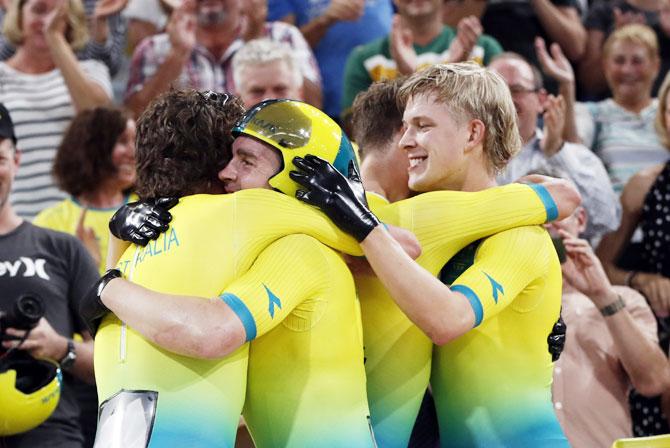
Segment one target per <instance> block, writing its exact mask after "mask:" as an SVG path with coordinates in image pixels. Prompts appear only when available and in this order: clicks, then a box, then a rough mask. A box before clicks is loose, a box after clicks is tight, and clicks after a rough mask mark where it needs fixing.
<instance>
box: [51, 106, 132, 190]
mask: <svg viewBox="0 0 670 448" xmlns="http://www.w3.org/2000/svg"><path fill="white" fill-rule="evenodd" d="M129 119H130V116H129V115H128V114H127V113H125V112H124V111H122V110H120V109H116V108H112V107H96V108H94V109H87V110H84V111H81V112H79V113H78V114H77V115H76V116H75V117H74V118H73V119H72V122H71V123H70V125H69V126H68V128H67V130H66V131H65V134H64V135H63V139H62V140H61V143H60V145H59V146H58V150H57V151H56V158H55V159H54V164H53V168H52V170H51V172H52V174H53V176H54V179H55V180H56V184H57V185H58V187H59V188H60V189H61V190H63V191H66V192H68V193H70V194H71V195H72V196H79V195H80V194H82V193H85V192H93V191H95V190H96V189H98V188H99V187H100V186H101V185H102V183H103V182H104V181H105V180H107V179H109V178H110V177H112V176H114V175H116V167H115V166H114V163H113V162H112V151H113V150H114V146H115V145H116V142H117V140H118V139H119V137H121V135H122V134H123V133H124V132H125V130H126V126H127V124H128V120H129Z"/></svg>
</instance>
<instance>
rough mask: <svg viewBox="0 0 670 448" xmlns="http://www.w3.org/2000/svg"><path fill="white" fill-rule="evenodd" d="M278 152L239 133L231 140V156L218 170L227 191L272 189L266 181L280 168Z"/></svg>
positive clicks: (280, 162)
mask: <svg viewBox="0 0 670 448" xmlns="http://www.w3.org/2000/svg"><path fill="white" fill-rule="evenodd" d="M281 166H282V161H281V157H280V155H279V153H278V152H277V151H276V150H275V149H272V148H271V147H270V146H269V145H266V144H265V143H261V142H260V141H258V140H256V139H254V138H251V137H247V136H244V135H241V136H239V137H237V138H236V139H235V141H234V142H233V158H232V159H231V160H230V162H229V163H228V165H226V167H225V168H224V169H223V170H221V172H219V179H220V180H221V181H222V182H223V183H224V185H225V187H226V192H227V193H234V192H236V191H239V190H246V189H249V188H266V189H272V187H271V186H270V184H269V183H268V181H269V180H270V178H271V177H272V176H274V175H275V174H277V173H278V172H279V170H280V169H281Z"/></svg>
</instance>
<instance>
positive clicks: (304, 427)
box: [102, 102, 547, 446]
mask: <svg viewBox="0 0 670 448" xmlns="http://www.w3.org/2000/svg"><path fill="white" fill-rule="evenodd" d="M305 107H306V106H304V105H302V104H301V103H296V102H274V103H265V104H264V105H262V106H258V107H257V108H256V109H254V110H252V111H250V112H249V113H248V114H247V120H245V121H243V122H242V123H241V124H240V125H239V126H238V128H236V131H235V132H236V133H238V134H239V135H240V136H242V137H253V138H255V139H256V140H253V141H249V140H250V139H248V138H247V139H240V140H238V141H236V143H235V145H234V147H233V150H234V154H233V160H232V161H231V163H230V164H229V165H228V167H227V168H226V169H224V170H223V171H222V173H221V177H222V178H223V179H224V181H225V182H226V185H227V189H228V190H229V191H236V190H237V189H239V188H243V187H249V186H250V185H252V184H253V183H254V182H258V179H259V178H260V179H261V181H262V182H261V183H260V184H258V185H257V186H263V185H264V183H266V182H268V180H269V182H270V185H272V186H274V187H275V188H278V189H281V191H284V192H286V191H295V188H296V185H295V184H294V183H293V182H292V181H291V180H290V179H289V177H288V176H287V172H288V169H287V168H286V166H290V165H288V164H287V163H286V161H284V166H285V168H283V169H282V170H281V171H280V172H279V173H278V174H275V175H273V176H271V177H270V174H273V171H272V170H267V169H266V168H267V166H266V165H264V164H263V161H264V160H267V158H271V157H272V153H268V152H267V151H266V149H268V148H267V147H264V146H262V145H263V143H265V144H267V145H271V146H272V147H274V148H277V149H279V150H280V151H281V153H280V154H281V157H283V158H290V157H292V155H293V154H295V151H296V148H295V146H296V145H295V143H293V145H294V148H293V149H292V151H289V150H288V148H285V147H282V146H281V144H283V145H289V144H292V143H291V140H290V139H291V138H292V137H293V136H295V137H296V138H298V137H300V136H304V135H309V130H308V129H305V125H304V124H301V125H300V126H301V128H298V129H296V128H295V127H291V126H294V123H295V122H296V121H297V122H299V123H304V120H303V121H300V120H296V119H295V117H293V118H292V116H291V115H292V114H293V115H294V116H295V114H296V113H297V112H299V111H300V110H302V109H304V108H305ZM298 117H300V114H298ZM256 125H257V126H256ZM267 130H271V131H270V132H267ZM296 130H297V131H301V132H296ZM264 132H266V133H264ZM274 136H279V138H277V140H280V141H281V142H282V143H281V144H280V143H279V142H278V141H277V140H274V139H273V137H274ZM240 141H241V142H242V143H240V144H238V142H240ZM320 141H323V139H320ZM261 142H263V143H261ZM259 145H261V146H259ZM300 150H302V151H305V150H304V149H302V148H301V149H300ZM310 150H313V148H312V149H310ZM270 151H272V150H270ZM339 153H340V150H339V148H338V149H337V151H336V152H335V154H339ZM333 159H334V160H335V162H336V163H337V161H338V158H337V156H334V157H333ZM249 165H252V166H254V169H250V168H248V166H249ZM346 166H347V165H345V167H346ZM259 173H260V175H259ZM268 173H270V174H268ZM242 193H244V192H242ZM239 194H241V193H235V195H233V197H235V196H237V195H239ZM507 196H509V197H510V198H512V197H514V198H516V199H517V200H518V202H520V203H521V204H527V205H520V209H521V210H525V209H527V211H526V212H525V213H524V212H523V211H522V212H521V213H520V212H519V210H516V211H514V212H512V211H507V210H501V209H492V207H493V206H494V205H495V204H496V203H497V202H499V201H500V199H501V198H505V197H507ZM445 198H446V199H447V200H448V203H449V204H450V205H449V206H448V207H447V206H445V205H443V204H444V200H445ZM414 204H415V205H412V206H411V207H410V206H409V205H408V206H407V207H404V206H402V205H401V206H399V207H397V208H395V209H394V210H392V211H391V210H390V214H389V219H393V220H396V221H398V222H399V223H408V222H410V221H416V219H415V216H414V215H413V213H414V210H426V211H430V213H425V216H426V220H425V221H422V222H423V224H421V222H417V223H416V224H415V226H416V227H417V229H418V230H419V231H421V229H422V228H423V227H426V228H428V227H431V228H434V227H435V225H434V224H433V223H431V222H430V221H431V220H437V222H441V223H443V224H442V225H440V227H443V228H444V229H446V230H448V232H449V233H450V234H452V235H453V237H454V239H453V244H454V247H455V248H456V249H454V250H458V247H460V246H463V245H465V244H467V242H469V241H471V240H472V239H473V238H477V237H478V235H482V236H483V235H486V234H487V232H489V233H490V232H491V231H492V230H491V229H493V230H499V229H503V228H506V227H507V226H510V225H521V224H524V223H533V222H544V221H545V220H546V218H547V210H546V206H545V204H543V202H542V201H541V200H540V197H539V196H538V194H537V193H535V192H534V191H533V190H532V189H531V188H529V187H527V186H523V185H515V186H511V187H504V188H501V189H500V190H499V191H497V192H486V193H485V194H479V193H476V194H475V193H473V194H462V193H454V192H452V193H449V192H444V193H438V194H435V195H426V196H425V197H423V198H421V199H420V200H417V201H415V203H414ZM467 213H481V215H482V217H480V218H477V219H472V218H466V220H465V221H464V220H463V217H464V216H466V215H467ZM519 213H520V214H519ZM485 215H486V216H485ZM512 215H515V216H512ZM265 216H273V215H268V213H267V212H265V213H264V217H265ZM451 216H455V217H456V218H455V220H454V221H450V217H451ZM259 219H260V218H259ZM475 221H477V223H478V224H477V228H475V229H474V230H473V229H472V228H471V227H473V226H472V225H471V226H470V228H468V229H466V228H465V227H463V228H460V226H458V224H460V223H463V222H466V223H468V222H469V223H471V224H473V225H474V224H475ZM177 223H178V221H177V218H176V219H175V221H174V225H176V224H177ZM450 224H454V225H450ZM487 229H488V230H487ZM469 233H472V235H468V234H469ZM441 246H442V242H440V244H439V246H436V247H433V246H431V245H430V244H427V245H426V253H427V254H430V253H433V252H435V250H441ZM294 254H295V255H294V256H293V257H281V256H280V257H278V259H281V260H284V263H280V265H279V266H277V267H276V269H280V268H281V269H284V268H288V269H294V268H293V267H291V266H290V265H289V266H288V267H287V266H286V265H287V264H288V261H289V260H292V259H294V258H295V257H297V256H298V254H299V252H294ZM260 261H261V259H260V258H259V259H258V261H257V263H260ZM268 266H274V264H273V263H268ZM257 267H258V266H256V265H254V266H253V267H252V268H251V269H252V271H253V270H254V269H255V268H257ZM266 269H267V268H266V267H262V268H261V267H258V271H257V272H258V274H255V275H257V277H254V276H252V278H255V279H256V280H253V281H252V282H251V284H253V285H255V288H256V289H255V293H250V297H254V294H255V297H261V298H262V301H260V302H258V301H257V300H252V299H250V297H248V296H247V294H238V293H232V292H231V291H230V290H229V288H226V289H225V291H224V293H223V294H222V298H223V302H224V303H226V304H228V305H229V306H228V307H223V306H222V305H221V300H211V301H209V302H204V301H203V300H202V299H198V298H192V297H184V296H170V295H163V294H155V293H152V292H150V291H147V290H146V289H143V288H138V287H136V286H133V285H131V284H129V283H127V282H123V281H121V280H118V281H117V280H114V281H113V282H110V284H109V286H108V288H107V289H105V290H104V291H103V294H102V299H103V301H104V302H105V304H106V305H108V306H109V307H110V308H111V309H112V310H113V311H114V312H115V313H116V314H117V315H119V317H121V318H122V319H123V320H125V321H126V322H128V323H129V324H130V325H131V326H133V327H134V328H135V330H137V331H139V332H140V333H141V334H143V335H145V336H147V337H149V338H152V335H154V334H162V333H163V332H169V331H172V333H178V334H179V336H180V337H170V338H163V339H160V340H154V342H156V343H158V344H160V345H161V346H163V347H165V348H167V349H169V350H172V351H176V352H179V353H186V354H191V355H194V356H198V355H199V356H203V355H204V353H198V352H197V351H190V350H192V347H194V346H195V347H197V346H202V345H205V346H206V345H212V344H211V342H212V341H217V340H218V337H219V335H221V334H220V333H216V334H214V333H212V331H213V330H216V329H217V328H220V329H221V328H224V329H225V328H226V324H227V322H226V320H225V319H226V313H225V310H227V309H231V310H233V312H234V313H235V314H236V315H237V316H238V318H239V322H238V324H239V323H240V322H241V323H243V324H244V328H245V334H246V338H247V339H250V338H249V335H250V334H251V335H254V334H255V335H257V336H258V335H260V333H258V332H257V330H254V329H258V328H261V327H260V326H259V324H258V322H259V319H262V318H263V317H264V318H265V319H266V321H265V322H268V323H270V324H273V323H274V324H277V322H278V321H279V320H280V319H282V318H283V319H284V321H283V322H282V324H281V325H279V326H277V327H276V328H275V329H274V330H271V331H270V332H269V333H268V334H267V335H266V336H264V337H261V338H259V339H258V340H254V341H252V344H251V349H250V361H249V363H250V364H249V382H248V391H247V402H246V408H245V417H246V419H247V422H248V423H249V427H250V430H251V432H252V435H253V436H254V440H255V441H256V443H257V444H258V445H259V446H277V445H287V444H288V445H293V444H294V445H296V446H298V445H301V444H302V445H304V444H306V443H307V444H310V446H312V445H314V446H328V445H337V444H338V443H339V442H338V440H341V439H339V438H337V437H340V438H341V437H342V434H338V435H337V436H336V435H335V433H336V432H337V433H344V434H346V433H350V432H351V429H347V428H350V426H351V425H348V426H347V425H342V424H340V423H341V422H343V419H342V417H341V416H342V415H347V412H346V409H347V407H346V406H345V407H343V409H345V411H344V412H338V413H333V414H332V415H334V416H335V415H338V418H336V419H334V418H335V417H333V419H330V418H322V417H324V416H325V417H327V416H328V414H327V412H328V411H327V410H324V407H326V404H325V403H327V402H328V401H329V400H331V403H337V406H342V405H343V403H341V402H342V401H343V399H344V398H345V397H346V396H347V394H346V393H344V392H345V391H347V389H351V386H343V387H342V388H337V387H333V385H332V382H333V379H334V373H337V372H338V370H337V369H333V368H332V363H330V364H327V365H325V364H324V363H323V362H319V361H318V359H319V358H323V357H326V359H327V358H328V357H330V352H331V351H332V347H333V344H335V346H336V347H337V345H340V344H339V343H336V341H337V338H335V339H333V338H319V337H318V336H319V335H320V334H324V333H323V332H322V330H321V329H320V328H319V326H320V325H321V323H322V322H321V321H319V322H317V325H315V326H314V328H312V327H311V325H312V324H310V321H311V320H312V319H313V318H314V315H317V316H318V315H320V314H322V313H325V312H326V311H327V307H326V306H325V303H326V301H324V300H321V301H313V300H304V301H303V302H301V303H300V304H299V305H296V308H295V309H294V310H293V312H292V313H289V311H291V308H290V307H288V308H287V310H286V313H281V314H280V313H279V311H278V310H279V307H278V303H279V302H281V296H280V295H278V294H276V293H274V292H273V294H272V295H270V294H269V292H268V290H269V291H274V289H273V288H271V287H268V289H266V286H268V284H267V283H265V282H263V281H261V280H260V279H261V278H263V276H264V275H266V274H264V273H265V272H266ZM437 269H439V266H438V267H437ZM252 271H249V272H252ZM289 272H290V271H289ZM240 281H242V282H244V280H240ZM254 282H255V283H254ZM263 285H265V286H263ZM231 288H233V286H231ZM231 297H235V298H234V299H231ZM259 300H260V299H259ZM203 303H205V304H206V306H202V304H203ZM258 303H260V304H261V305H260V308H258V307H257V308H254V306H258ZM292 303H296V302H292ZM231 304H232V305H231ZM254 304H255V305H254ZM270 309H272V310H273V312H274V313H277V314H275V315H276V316H277V317H276V318H273V319H270V320H267V314H268V313H269V310H270ZM173 313H174V314H173ZM183 315H187V316H189V317H190V321H192V322H194V323H196V324H197V328H196V329H197V330H199V331H200V332H201V333H202V334H203V335H205V336H204V338H198V337H197V335H194V334H193V333H191V332H189V333H188V335H187V334H186V333H181V332H177V329H179V328H178V327H175V326H174V323H175V320H174V319H175V318H177V317H178V316H183ZM333 316H334V318H335V319H336V320H339V321H340V323H339V325H344V326H349V327H351V319H347V318H346V317H343V316H338V315H337V314H334V315H333ZM162 319H166V320H165V323H164V324H163V323H161V321H162ZM321 319H325V317H323V318H321ZM273 321H274V322H273ZM184 326H186V327H187V326H188V323H184ZM263 328H266V327H263ZM296 329H303V330H304V332H303V333H301V332H297V331H296ZM194 330H195V329H194ZM307 330H310V331H307ZM309 333H312V335H310V334H309ZM221 336H222V337H225V336H224V335H221ZM152 340H153V339H152ZM317 343H318V344H317ZM217 344H218V342H217ZM345 352H346V351H344V350H343V351H342V353H345ZM212 354H213V352H212V351H208V352H207V356H212ZM296 355H298V356H300V358H299V359H300V360H303V359H304V362H303V363H297V362H296V359H295V358H296ZM310 359H311V360H310ZM278 378H281V381H278ZM351 384H354V383H351ZM357 384H360V383H357ZM325 391H329V392H328V393H327V394H326V392H325ZM324 394H325V395H324ZM331 396H332V398H329V397H331ZM317 399H318V401H314V400H317ZM287 403H290V404H291V406H290V407H288V408H287ZM293 409H295V412H293V411H292V410H293ZM328 428H335V429H334V430H333V432H332V434H333V435H332V436H329V437H327V438H325V439H324V437H323V434H327V432H326V431H327V430H328ZM337 428H339V429H337ZM319 434H321V435H320V436H319Z"/></svg>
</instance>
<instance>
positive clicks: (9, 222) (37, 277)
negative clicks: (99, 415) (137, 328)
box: [0, 104, 98, 448]
mask: <svg viewBox="0 0 670 448" xmlns="http://www.w3.org/2000/svg"><path fill="white" fill-rule="evenodd" d="M15 145H16V137H15V135H14V125H13V123H12V120H11V117H10V116H9V113H8V112H7V109H6V108H5V107H4V105H2V104H0V290H1V291H3V293H2V294H0V314H3V313H5V312H7V311H8V310H9V309H11V307H12V306H13V305H14V302H15V301H16V300H17V298H18V297H19V296H21V295H26V294H29V295H31V296H34V297H38V298H39V299H41V301H42V302H43V305H44V311H45V312H44V317H42V318H41V319H40V320H39V322H38V323H37V326H36V327H35V328H33V329H32V330H30V331H29V332H28V334H27V335H26V331H24V330H19V329H16V328H2V332H3V334H5V335H6V336H7V337H5V338H3V341H2V348H0V353H2V352H4V351H5V350H7V352H6V354H9V353H10V350H11V351H12V352H14V350H18V351H19V352H23V353H24V354H28V355H30V356H32V357H33V358H39V359H46V360H48V361H52V362H54V363H56V364H59V366H60V370H61V371H62V373H63V377H62V382H61V394H60V401H59V403H58V406H57V407H56V409H55V411H54V412H53V414H51V416H50V417H49V418H48V419H47V420H46V421H44V423H42V424H40V425H39V426H37V427H36V428H34V429H31V430H29V431H26V432H21V433H18V434H13V433H14V432H16V431H12V430H11V426H12V424H13V423H12V422H11V421H10V422H4V421H0V446H3V447H35V446H47V445H48V446H50V447H68V448H70V447H81V446H83V441H84V439H83V436H82V431H81V428H80V425H79V420H78V417H79V413H80V409H79V404H78V403H77V400H76V397H75V395H74V394H73V392H72V389H71V387H72V383H73V381H74V377H75V376H76V377H78V378H79V379H82V380H85V381H89V382H92V381H93V341H92V339H91V336H90V334H89V333H88V332H86V331H85V330H84V328H85V327H84V325H83V323H82V322H81V320H80V319H79V317H78V316H77V315H76V314H75V312H74V311H73V310H77V309H78V303H77V302H78V300H79V299H80V298H81V297H82V296H83V295H84V293H85V292H86V288H87V287H88V286H89V285H90V284H91V283H93V282H95V280H96V279H97V277H98V270H97V267H96V266H95V263H94V262H93V260H92V258H91V257H90V255H88V253H87V252H86V249H85V248H84V247H83V246H82V244H81V243H80V242H79V241H78V240H77V239H76V238H75V237H73V236H71V235H67V234H65V233H61V232H56V231H53V230H48V229H44V228H41V227H37V226H34V225H32V224H31V223H29V222H27V221H25V220H23V219H22V218H20V217H19V216H18V215H17V214H16V212H15V211H14V210H13V208H12V205H11V203H10V202H9V192H10V191H11V188H12V182H13V180H14V176H15V175H16V172H17V170H18V168H19V159H20V152H19V150H18V149H17V148H16V147H15ZM74 333H79V334H81V335H82V337H83V341H82V342H76V341H73V340H72V336H73V335H74ZM5 339H6V340H5ZM14 353H18V352H14ZM8 392H9V391H5V390H0V395H4V394H7V393H8ZM22 404H23V403H16V405H17V406H19V405H22ZM31 409H33V408H31ZM33 410H34V411H35V412H39V410H38V409H33ZM23 412H25V411H23ZM10 414H11V413H10ZM9 434H12V435H9Z"/></svg>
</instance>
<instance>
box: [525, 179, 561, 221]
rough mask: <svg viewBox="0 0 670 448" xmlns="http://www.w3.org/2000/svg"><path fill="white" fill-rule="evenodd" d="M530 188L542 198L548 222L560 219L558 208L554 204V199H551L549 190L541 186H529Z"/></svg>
mask: <svg viewBox="0 0 670 448" xmlns="http://www.w3.org/2000/svg"><path fill="white" fill-rule="evenodd" d="M527 185H528V186H529V187H530V188H532V189H533V191H534V192H535V193H537V195H538V196H539V197H540V200H541V201H542V203H543V204H544V209H545V210H546V211H547V222H551V221H553V220H555V219H556V218H558V207H556V203H555V202H554V198H552V197H551V195H550V194H549V192H548V191H547V189H546V188H545V187H544V186H543V185H540V184H527Z"/></svg>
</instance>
